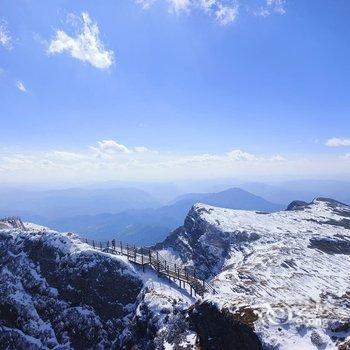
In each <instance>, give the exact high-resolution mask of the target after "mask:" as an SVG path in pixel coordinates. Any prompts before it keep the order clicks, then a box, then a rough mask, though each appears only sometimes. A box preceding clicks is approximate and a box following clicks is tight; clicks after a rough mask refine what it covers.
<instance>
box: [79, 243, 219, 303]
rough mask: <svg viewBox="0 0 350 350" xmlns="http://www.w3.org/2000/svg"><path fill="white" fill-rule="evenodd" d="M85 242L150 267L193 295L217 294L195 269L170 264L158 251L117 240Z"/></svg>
mask: <svg viewBox="0 0 350 350" xmlns="http://www.w3.org/2000/svg"><path fill="white" fill-rule="evenodd" d="M83 241H84V242H85V243H87V244H89V245H90V246H92V247H93V248H94V249H98V250H101V251H103V252H107V253H111V254H117V255H123V256H126V257H127V258H128V260H129V261H130V262H132V263H134V264H136V265H138V266H140V267H141V268H142V270H143V271H144V270H145V267H146V266H150V267H151V268H152V269H154V270H155V271H157V273H158V276H161V275H163V276H165V277H167V278H169V280H173V281H175V282H178V283H179V286H180V287H181V288H186V286H187V287H188V289H189V290H190V293H191V295H192V294H193V293H194V294H198V295H200V296H203V295H204V293H213V294H215V289H214V288H213V287H212V286H211V285H210V284H209V283H207V282H206V281H205V280H202V279H200V278H198V276H197V275H196V271H195V270H194V269H190V268H186V267H184V268H183V267H182V266H179V265H176V264H175V263H172V262H169V261H167V260H165V259H164V258H162V257H161V256H160V254H159V252H158V251H152V250H151V249H148V248H139V247H136V246H135V245H129V244H124V243H123V242H116V241H115V240H112V241H107V242H100V241H95V240H91V239H83Z"/></svg>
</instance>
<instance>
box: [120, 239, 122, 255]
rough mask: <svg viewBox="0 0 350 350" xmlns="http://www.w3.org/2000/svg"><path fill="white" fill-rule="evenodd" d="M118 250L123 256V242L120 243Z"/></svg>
mask: <svg viewBox="0 0 350 350" xmlns="http://www.w3.org/2000/svg"><path fill="white" fill-rule="evenodd" d="M120 250H121V252H122V254H123V242H122V241H120Z"/></svg>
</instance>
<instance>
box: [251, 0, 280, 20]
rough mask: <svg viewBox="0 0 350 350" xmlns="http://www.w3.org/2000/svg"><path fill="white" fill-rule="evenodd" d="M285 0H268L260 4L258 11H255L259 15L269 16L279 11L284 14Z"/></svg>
mask: <svg viewBox="0 0 350 350" xmlns="http://www.w3.org/2000/svg"><path fill="white" fill-rule="evenodd" d="M285 3H286V1H285V0H266V3H265V5H263V6H260V7H259V9H258V10H257V11H253V13H254V14H255V15H257V16H262V17H267V16H270V15H271V14H272V13H279V14H280V15H283V14H285V13H286V10H285Z"/></svg>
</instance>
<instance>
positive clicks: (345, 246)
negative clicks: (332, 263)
mask: <svg viewBox="0 0 350 350" xmlns="http://www.w3.org/2000/svg"><path fill="white" fill-rule="evenodd" d="M309 248H313V249H319V250H321V251H323V252H324V253H327V254H346V255H350V239H349V237H345V236H341V235H335V236H334V237H313V238H311V239H310V244H309Z"/></svg>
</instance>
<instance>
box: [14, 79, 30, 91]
mask: <svg viewBox="0 0 350 350" xmlns="http://www.w3.org/2000/svg"><path fill="white" fill-rule="evenodd" d="M16 86H17V88H18V90H20V91H22V92H27V89H26V87H25V86H24V84H23V82H22V81H17V82H16Z"/></svg>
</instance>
